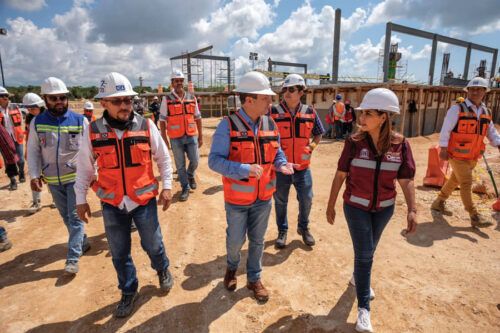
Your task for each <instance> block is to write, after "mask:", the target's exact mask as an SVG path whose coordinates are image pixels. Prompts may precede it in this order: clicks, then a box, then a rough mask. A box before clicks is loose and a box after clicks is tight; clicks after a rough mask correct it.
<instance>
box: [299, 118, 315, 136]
mask: <svg viewBox="0 0 500 333" xmlns="http://www.w3.org/2000/svg"><path fill="white" fill-rule="evenodd" d="M313 126H314V123H313V122H312V121H305V122H303V123H302V124H300V133H299V134H300V137H301V138H308V139H309V137H310V136H311V131H312V129H313Z"/></svg>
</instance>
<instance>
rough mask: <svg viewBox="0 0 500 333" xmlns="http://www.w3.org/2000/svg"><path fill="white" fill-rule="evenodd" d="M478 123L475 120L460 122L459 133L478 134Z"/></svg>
mask: <svg viewBox="0 0 500 333" xmlns="http://www.w3.org/2000/svg"><path fill="white" fill-rule="evenodd" d="M476 126H477V121H476V120H475V119H470V120H461V121H459V124H458V128H457V132H458V133H463V134H471V133H476V129H477V128H476Z"/></svg>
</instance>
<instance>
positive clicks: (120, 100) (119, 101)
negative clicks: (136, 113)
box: [106, 97, 132, 106]
mask: <svg viewBox="0 0 500 333" xmlns="http://www.w3.org/2000/svg"><path fill="white" fill-rule="evenodd" d="M106 101H107V102H110V103H111V104H113V105H114V106H120V105H122V103H124V104H125V105H130V104H132V98H130V97H128V98H112V99H107V100H106Z"/></svg>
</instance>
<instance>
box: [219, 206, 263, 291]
mask: <svg viewBox="0 0 500 333" xmlns="http://www.w3.org/2000/svg"><path fill="white" fill-rule="evenodd" d="M271 207H272V202H271V200H266V201H261V200H257V201H256V202H254V203H253V204H252V205H249V206H239V205H232V204H229V203H227V202H226V203H225V208H226V220H227V229H226V250H227V267H228V268H229V269H230V270H237V269H238V266H239V264H240V259H241V256H240V251H241V247H242V246H243V244H244V243H245V240H246V236H247V234H248V241H249V244H248V259H247V279H248V281H249V282H256V281H258V280H259V279H260V273H261V272H262V255H263V253H264V235H265V234H266V230H267V222H268V221H269V214H270V213H271Z"/></svg>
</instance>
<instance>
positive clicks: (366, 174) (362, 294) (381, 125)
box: [326, 88, 417, 332]
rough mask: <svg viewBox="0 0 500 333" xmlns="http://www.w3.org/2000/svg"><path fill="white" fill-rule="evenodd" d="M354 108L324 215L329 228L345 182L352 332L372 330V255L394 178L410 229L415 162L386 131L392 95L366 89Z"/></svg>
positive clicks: (391, 203)
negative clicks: (353, 123) (354, 126)
mask: <svg viewBox="0 0 500 333" xmlns="http://www.w3.org/2000/svg"><path fill="white" fill-rule="evenodd" d="M358 110H361V114H360V116H359V125H360V130H359V131H358V132H356V134H354V135H352V136H351V137H349V138H348V139H347V140H346V142H345V145H344V150H343V151H342V154H341V156H340V159H339V162H338V167H337V172H336V174H335V177H334V179H333V182H332V188H331V192H330V198H329V200H328V207H327V211H326V217H327V221H328V223H330V224H332V225H333V224H334V222H335V217H336V212H335V203H336V201H337V197H338V194H339V191H340V188H341V187H342V184H343V183H344V180H345V179H346V178H347V182H346V189H345V191H344V196H343V198H344V205H343V208H344V214H345V218H346V220H347V225H348V227H349V232H350V235H351V240H352V244H353V248H354V275H353V278H352V279H351V282H350V283H351V284H352V285H355V286H356V294H357V299H358V319H357V323H356V331H358V332H373V329H372V325H371V321H370V300H371V299H373V298H374V297H375V294H374V292H373V289H372V288H371V287H370V280H371V269H372V264H373V256H374V254H375V249H376V248H377V244H378V242H379V240H380V237H381V236H382V232H383V231H384V228H385V226H386V225H387V223H388V222H389V220H390V219H391V217H392V215H393V212H394V208H395V198H396V180H397V181H398V182H399V184H400V185H401V189H402V190H403V193H404V196H405V199H406V204H407V206H408V214H407V229H406V233H408V234H409V233H413V232H414V231H415V230H416V225H417V217H416V214H417V209H416V204H415V187H414V182H413V178H414V176H415V161H414V160H413V156H412V152H411V148H410V144H409V143H408V141H407V140H406V139H405V138H404V137H403V136H402V135H400V134H397V133H395V132H393V131H392V129H391V127H392V124H391V118H392V116H393V115H395V114H399V112H400V110H399V101H398V98H397V96H396V94H395V93H394V92H392V91H391V90H389V89H386V88H376V89H372V90H370V91H368V92H367V93H366V95H365V96H364V98H363V101H362V102H361V105H360V107H359V108H358Z"/></svg>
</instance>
